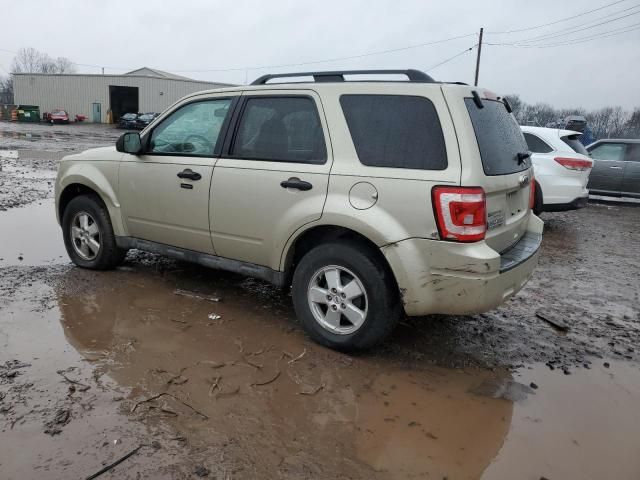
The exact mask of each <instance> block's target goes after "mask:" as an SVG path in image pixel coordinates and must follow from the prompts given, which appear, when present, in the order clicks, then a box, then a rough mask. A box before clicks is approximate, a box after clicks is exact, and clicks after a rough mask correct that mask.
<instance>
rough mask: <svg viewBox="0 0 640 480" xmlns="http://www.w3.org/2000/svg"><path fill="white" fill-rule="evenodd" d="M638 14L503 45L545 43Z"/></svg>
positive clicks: (636, 13) (635, 13)
mask: <svg viewBox="0 0 640 480" xmlns="http://www.w3.org/2000/svg"><path fill="white" fill-rule="evenodd" d="M638 14H640V12H634V13H629V14H627V15H623V16H620V17H617V18H613V19H611V20H607V21H604V22H600V23H596V24H595V25H591V26H589V27H584V28H579V29H577V30H573V31H571V32H565V33H557V32H555V33H554V34H547V35H541V36H538V37H532V38H526V39H523V40H518V41H514V42H511V43H505V45H523V44H527V43H531V42H536V41H545V40H550V39H552V38H558V37H564V36H566V35H573V34H574V33H578V32H582V31H584V30H590V29H592V28H595V27H599V26H601V25H606V24H607V23H611V22H616V21H618V20H622V19H623V18H627V17H631V16H633V15H638ZM623 28H624V27H623ZM566 40H571V39H566Z"/></svg>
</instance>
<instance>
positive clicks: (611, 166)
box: [587, 138, 640, 198]
mask: <svg viewBox="0 0 640 480" xmlns="http://www.w3.org/2000/svg"><path fill="white" fill-rule="evenodd" d="M587 151H588V152H589V155H591V158H592V159H593V170H591V175H589V184H588V185H587V188H588V189H589V193H592V194H595V195H606V196H610V197H633V198H640V140H638V139H636V140H632V139H629V138H620V139H617V138H608V139H606V140H598V141H596V142H594V143H592V144H591V145H589V146H588V147H587Z"/></svg>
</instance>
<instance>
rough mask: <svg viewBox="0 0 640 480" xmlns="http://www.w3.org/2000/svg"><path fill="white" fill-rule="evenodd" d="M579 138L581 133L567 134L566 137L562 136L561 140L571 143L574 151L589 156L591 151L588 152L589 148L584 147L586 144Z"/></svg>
mask: <svg viewBox="0 0 640 480" xmlns="http://www.w3.org/2000/svg"><path fill="white" fill-rule="evenodd" d="M578 138H579V135H567V136H566V137H561V140H562V141H563V142H564V143H566V144H567V145H569V146H570V147H571V150H573V151H574V152H576V153H579V154H581V155H587V156H588V155H589V152H587V149H586V148H584V145H582V143H580V140H578Z"/></svg>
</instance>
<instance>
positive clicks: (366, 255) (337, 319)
mask: <svg viewBox="0 0 640 480" xmlns="http://www.w3.org/2000/svg"><path fill="white" fill-rule="evenodd" d="M292 296H293V304H294V308H295V311H296V314H297V316H298V318H299V319H300V321H301V322H302V325H303V327H304V329H305V330H306V332H307V333H308V334H309V336H310V337H311V338H312V339H313V340H315V341H316V342H318V343H320V344H321V345H324V346H327V347H329V348H333V349H335V350H340V351H357V350H366V349H368V348H371V347H373V346H375V345H378V344H379V343H381V342H382V341H383V340H384V339H386V338H387V337H388V336H389V335H390V334H391V332H392V331H393V329H394V327H395V326H396V324H397V323H398V321H399V319H400V317H401V315H402V305H401V303H400V295H399V293H398V289H397V287H396V285H395V282H394V281H393V278H392V275H391V272H390V271H389V269H388V268H386V266H385V265H384V264H383V263H382V261H381V260H379V259H378V257H377V255H376V252H375V251H373V250H372V249H371V248H369V247H368V246H366V245H360V244H357V243H329V244H324V245H319V246H317V247H315V248H314V249H312V250H311V251H309V252H308V253H307V254H306V255H305V256H304V257H303V258H302V260H301V261H300V263H299V264H298V265H297V267H296V270H295V272H294V276H293V287H292Z"/></svg>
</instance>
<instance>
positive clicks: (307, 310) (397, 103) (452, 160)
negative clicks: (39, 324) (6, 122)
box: [56, 70, 542, 350]
mask: <svg viewBox="0 0 640 480" xmlns="http://www.w3.org/2000/svg"><path fill="white" fill-rule="evenodd" d="M385 75H393V77H391V80H389V78H387V80H386V81H379V80H378V81H376V80H373V79H374V78H375V79H378V78H381V77H383V76H385ZM400 75H404V76H405V77H406V80H404V81H401V80H399V77H400ZM300 80H302V81H300ZM509 112H510V107H509V105H508V103H506V102H504V101H503V100H501V99H500V98H499V97H497V96H496V95H495V94H493V93H491V92H489V91H487V90H484V89H482V88H477V87H469V86H467V85H463V84H448V83H440V82H436V81H434V80H433V79H432V78H431V77H429V76H428V75H426V74H424V73H422V72H419V71H415V70H402V71H390V70H387V71H352V72H312V73H301V74H286V75H280V74H279V75H267V76H264V77H261V78H259V79H258V80H256V81H255V82H254V83H253V84H252V85H250V86H238V87H231V88H224V89H219V90H209V91H205V92H200V93H196V94H193V95H189V96H187V97H185V98H183V99H181V100H180V101H178V102H177V103H176V104H174V105H173V106H172V107H171V108H169V109H168V110H167V111H165V112H164V113H163V114H162V115H160V116H159V117H158V118H157V119H156V120H154V121H153V122H152V124H151V125H149V126H148V127H147V128H146V129H145V130H144V131H143V132H141V133H140V134H138V133H125V134H124V135H123V136H122V137H121V138H120V139H119V140H118V142H117V143H116V147H115V148H113V147H106V148H97V149H92V150H88V151H86V152H83V153H81V154H78V155H70V156H67V157H65V158H64V159H63V160H62V162H61V163H60V169H59V172H58V178H57V181H56V207H57V214H58V219H59V221H60V224H61V225H62V229H63V234H64V240H65V244H66V248H67V251H68V252H69V256H70V257H71V259H72V260H73V262H75V263H76V264H77V265H79V266H81V267H85V268H93V269H98V270H99V269H108V268H113V267H115V266H117V265H118V264H119V263H120V262H121V261H122V260H123V259H124V257H125V255H126V252H127V250H128V249H141V250H146V251H150V252H156V253H160V254H163V255H168V256H170V257H174V258H178V259H181V260H187V261H193V262H197V263H200V264H202V265H206V266H210V267H214V268H221V269H225V270H231V271H234V272H239V273H242V274H246V275H250V276H253V277H257V278H261V279H264V280H267V281H269V282H271V283H273V284H276V285H279V286H284V287H288V286H291V287H292V296H293V304H294V307H295V311H296V313H297V315H298V318H299V319H300V320H301V322H302V324H303V325H304V327H305V329H306V331H307V332H308V333H309V335H310V336H311V337H313V339H315V340H316V341H318V342H320V343H322V344H324V345H327V346H330V347H332V348H337V349H341V350H354V349H363V348H367V347H371V346H372V345H375V344H376V343H378V342H380V341H381V340H382V339H384V338H385V337H387V335H389V334H390V333H391V331H392V330H393V328H394V326H395V325H396V323H397V321H398V319H399V318H400V317H401V316H402V314H403V313H405V314H407V315H411V316H420V315H427V314H432V313H441V314H467V313H479V312H483V311H487V310H490V309H492V308H494V307H496V306H497V305H499V304H501V303H502V302H504V301H505V300H506V299H507V298H509V297H510V296H511V295H513V294H514V293H516V292H517V291H518V290H520V289H521V288H522V287H523V285H524V284H525V283H526V282H527V280H528V279H529V277H530V276H531V274H532V271H533V270H534V268H535V265H536V263H537V252H538V249H539V246H540V242H541V239H542V222H541V221H540V220H539V219H538V218H537V217H536V216H535V215H533V213H532V211H531V206H532V202H533V189H532V188H531V186H532V185H533V182H532V174H533V172H532V169H531V161H530V158H529V152H528V151H527V144H526V143H525V141H524V138H523V136H522V133H521V131H520V128H519V127H518V124H517V123H516V121H515V120H514V119H513V117H512V115H511V114H510V113H509Z"/></svg>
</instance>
